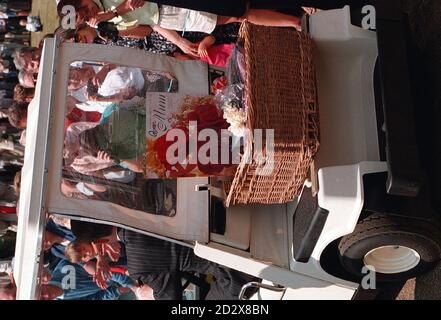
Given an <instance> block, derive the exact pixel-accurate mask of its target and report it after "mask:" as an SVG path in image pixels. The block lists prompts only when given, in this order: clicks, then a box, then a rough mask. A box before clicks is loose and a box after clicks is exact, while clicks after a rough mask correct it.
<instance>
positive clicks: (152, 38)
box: [95, 23, 240, 55]
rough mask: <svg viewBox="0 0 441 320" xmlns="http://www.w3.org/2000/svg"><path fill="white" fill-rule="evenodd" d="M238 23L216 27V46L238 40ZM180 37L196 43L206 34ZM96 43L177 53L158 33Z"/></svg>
mask: <svg viewBox="0 0 441 320" xmlns="http://www.w3.org/2000/svg"><path fill="white" fill-rule="evenodd" d="M239 28H240V24H239V23H230V24H225V25H219V26H217V27H216V28H215V29H214V31H213V32H212V34H211V35H212V36H213V37H215V38H216V43H215V44H216V45H218V44H229V43H235V42H236V41H237V39H238V38H239ZM181 36H182V37H183V38H185V39H187V40H189V41H191V42H193V43H197V42H199V41H201V40H202V39H204V38H205V37H206V36H207V34H206V33H202V32H184V33H183V34H181ZM95 42H96V43H99V44H105V45H114V46H120V47H129V48H138V49H141V50H144V51H147V52H152V53H156V54H164V55H171V54H172V53H174V52H176V51H178V50H179V49H178V47H177V46H176V45H174V44H173V43H172V42H170V41H168V40H167V39H166V38H165V37H163V36H162V35H160V34H159V33H158V32H152V33H151V34H150V35H149V36H147V37H145V38H143V39H134V38H126V37H118V39H117V40H116V41H112V40H107V41H103V40H102V39H99V38H97V39H96V40H95Z"/></svg>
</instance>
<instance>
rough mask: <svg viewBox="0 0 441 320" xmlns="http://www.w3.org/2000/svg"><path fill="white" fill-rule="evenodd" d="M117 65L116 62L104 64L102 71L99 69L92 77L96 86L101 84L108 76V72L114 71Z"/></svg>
mask: <svg viewBox="0 0 441 320" xmlns="http://www.w3.org/2000/svg"><path fill="white" fill-rule="evenodd" d="M116 68H117V65H116V64H112V63H108V64H106V65H105V66H103V67H102V68H101V70H100V71H98V73H97V74H95V76H94V77H93V78H92V83H93V84H94V85H95V86H100V85H102V84H103V82H104V80H105V79H106V77H107V74H108V73H109V72H110V71H112V70H113V69H116Z"/></svg>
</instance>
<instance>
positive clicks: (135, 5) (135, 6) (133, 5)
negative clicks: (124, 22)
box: [126, 0, 145, 10]
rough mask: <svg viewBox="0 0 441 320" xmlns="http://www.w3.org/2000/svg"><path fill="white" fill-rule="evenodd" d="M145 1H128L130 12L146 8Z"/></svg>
mask: <svg viewBox="0 0 441 320" xmlns="http://www.w3.org/2000/svg"><path fill="white" fill-rule="evenodd" d="M144 3H145V1H144V0H126V5H127V8H129V9H130V10H136V9H139V8H141V7H142V6H144Z"/></svg>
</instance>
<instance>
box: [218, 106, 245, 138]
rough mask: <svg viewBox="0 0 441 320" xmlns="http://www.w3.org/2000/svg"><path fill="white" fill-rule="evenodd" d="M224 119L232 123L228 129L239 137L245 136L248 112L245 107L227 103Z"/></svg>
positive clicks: (224, 109)
mask: <svg viewBox="0 0 441 320" xmlns="http://www.w3.org/2000/svg"><path fill="white" fill-rule="evenodd" d="M223 112H224V119H225V120H226V121H227V122H228V123H229V124H230V127H229V128H228V131H230V132H231V133H232V134H234V135H235V136H237V137H243V136H245V132H246V121H247V114H246V112H245V110H244V109H242V108H236V107H235V106H232V105H226V106H224V108H223Z"/></svg>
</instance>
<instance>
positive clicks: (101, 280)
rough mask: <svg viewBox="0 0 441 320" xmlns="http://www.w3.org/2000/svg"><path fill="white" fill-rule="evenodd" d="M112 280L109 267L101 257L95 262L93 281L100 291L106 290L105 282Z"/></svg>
mask: <svg viewBox="0 0 441 320" xmlns="http://www.w3.org/2000/svg"><path fill="white" fill-rule="evenodd" d="M110 278H112V272H111V271H110V266H109V264H108V263H107V261H106V260H105V259H103V258H102V257H100V258H98V259H97V261H96V269H95V276H94V281H95V282H96V284H97V286H98V287H99V288H100V289H103V290H104V289H106V288H107V287H108V286H109V285H108V284H107V281H108V280H110Z"/></svg>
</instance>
